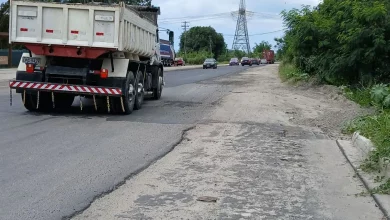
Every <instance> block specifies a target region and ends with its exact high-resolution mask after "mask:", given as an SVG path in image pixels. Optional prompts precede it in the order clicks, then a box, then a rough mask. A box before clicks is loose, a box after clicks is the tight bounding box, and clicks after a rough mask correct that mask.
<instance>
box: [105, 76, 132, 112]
mask: <svg viewBox="0 0 390 220" xmlns="http://www.w3.org/2000/svg"><path fill="white" fill-rule="evenodd" d="M124 87H125V88H124V91H123V95H122V100H123V109H122V103H121V100H120V98H118V97H112V98H110V99H111V100H112V104H113V106H112V107H113V111H114V112H115V113H120V114H125V115H129V114H131V113H133V110H134V106H135V97H136V95H137V90H135V87H136V86H135V78H134V73H133V72H132V71H128V72H127V76H126V82H125V86H124Z"/></svg>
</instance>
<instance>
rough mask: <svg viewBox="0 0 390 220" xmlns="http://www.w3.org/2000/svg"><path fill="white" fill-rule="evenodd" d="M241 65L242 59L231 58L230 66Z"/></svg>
mask: <svg viewBox="0 0 390 220" xmlns="http://www.w3.org/2000/svg"><path fill="white" fill-rule="evenodd" d="M238 65H240V61H239V60H238V58H231V59H230V61H229V66H238Z"/></svg>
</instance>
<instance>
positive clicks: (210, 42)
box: [209, 36, 213, 53]
mask: <svg viewBox="0 0 390 220" xmlns="http://www.w3.org/2000/svg"><path fill="white" fill-rule="evenodd" d="M212 43H213V41H212V40H211V36H209V44H210V53H213V49H212Z"/></svg>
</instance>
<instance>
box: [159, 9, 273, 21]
mask: <svg viewBox="0 0 390 220" xmlns="http://www.w3.org/2000/svg"><path fill="white" fill-rule="evenodd" d="M246 12H247V17H257V18H262V19H280V15H277V14H271V13H263V12H252V11H246ZM238 15H239V12H238V11H233V12H224V13H216V14H208V15H200V16H186V17H175V18H165V19H164V18H162V19H160V20H159V23H164V24H173V23H181V22H182V21H183V20H187V21H201V20H209V19H219V18H227V17H231V16H233V17H238Z"/></svg>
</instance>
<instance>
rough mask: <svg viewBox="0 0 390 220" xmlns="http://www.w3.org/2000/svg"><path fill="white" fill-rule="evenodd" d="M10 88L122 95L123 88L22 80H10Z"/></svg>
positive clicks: (78, 93) (77, 93)
mask: <svg viewBox="0 0 390 220" xmlns="http://www.w3.org/2000/svg"><path fill="white" fill-rule="evenodd" d="M9 87H10V89H18V90H31V91H43V92H56V93H72V94H75V95H98V96H121V95H122V89H121V88H116V87H102V86H87V85H69V84H58V83H46V82H33V81H22V80H11V81H9Z"/></svg>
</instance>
